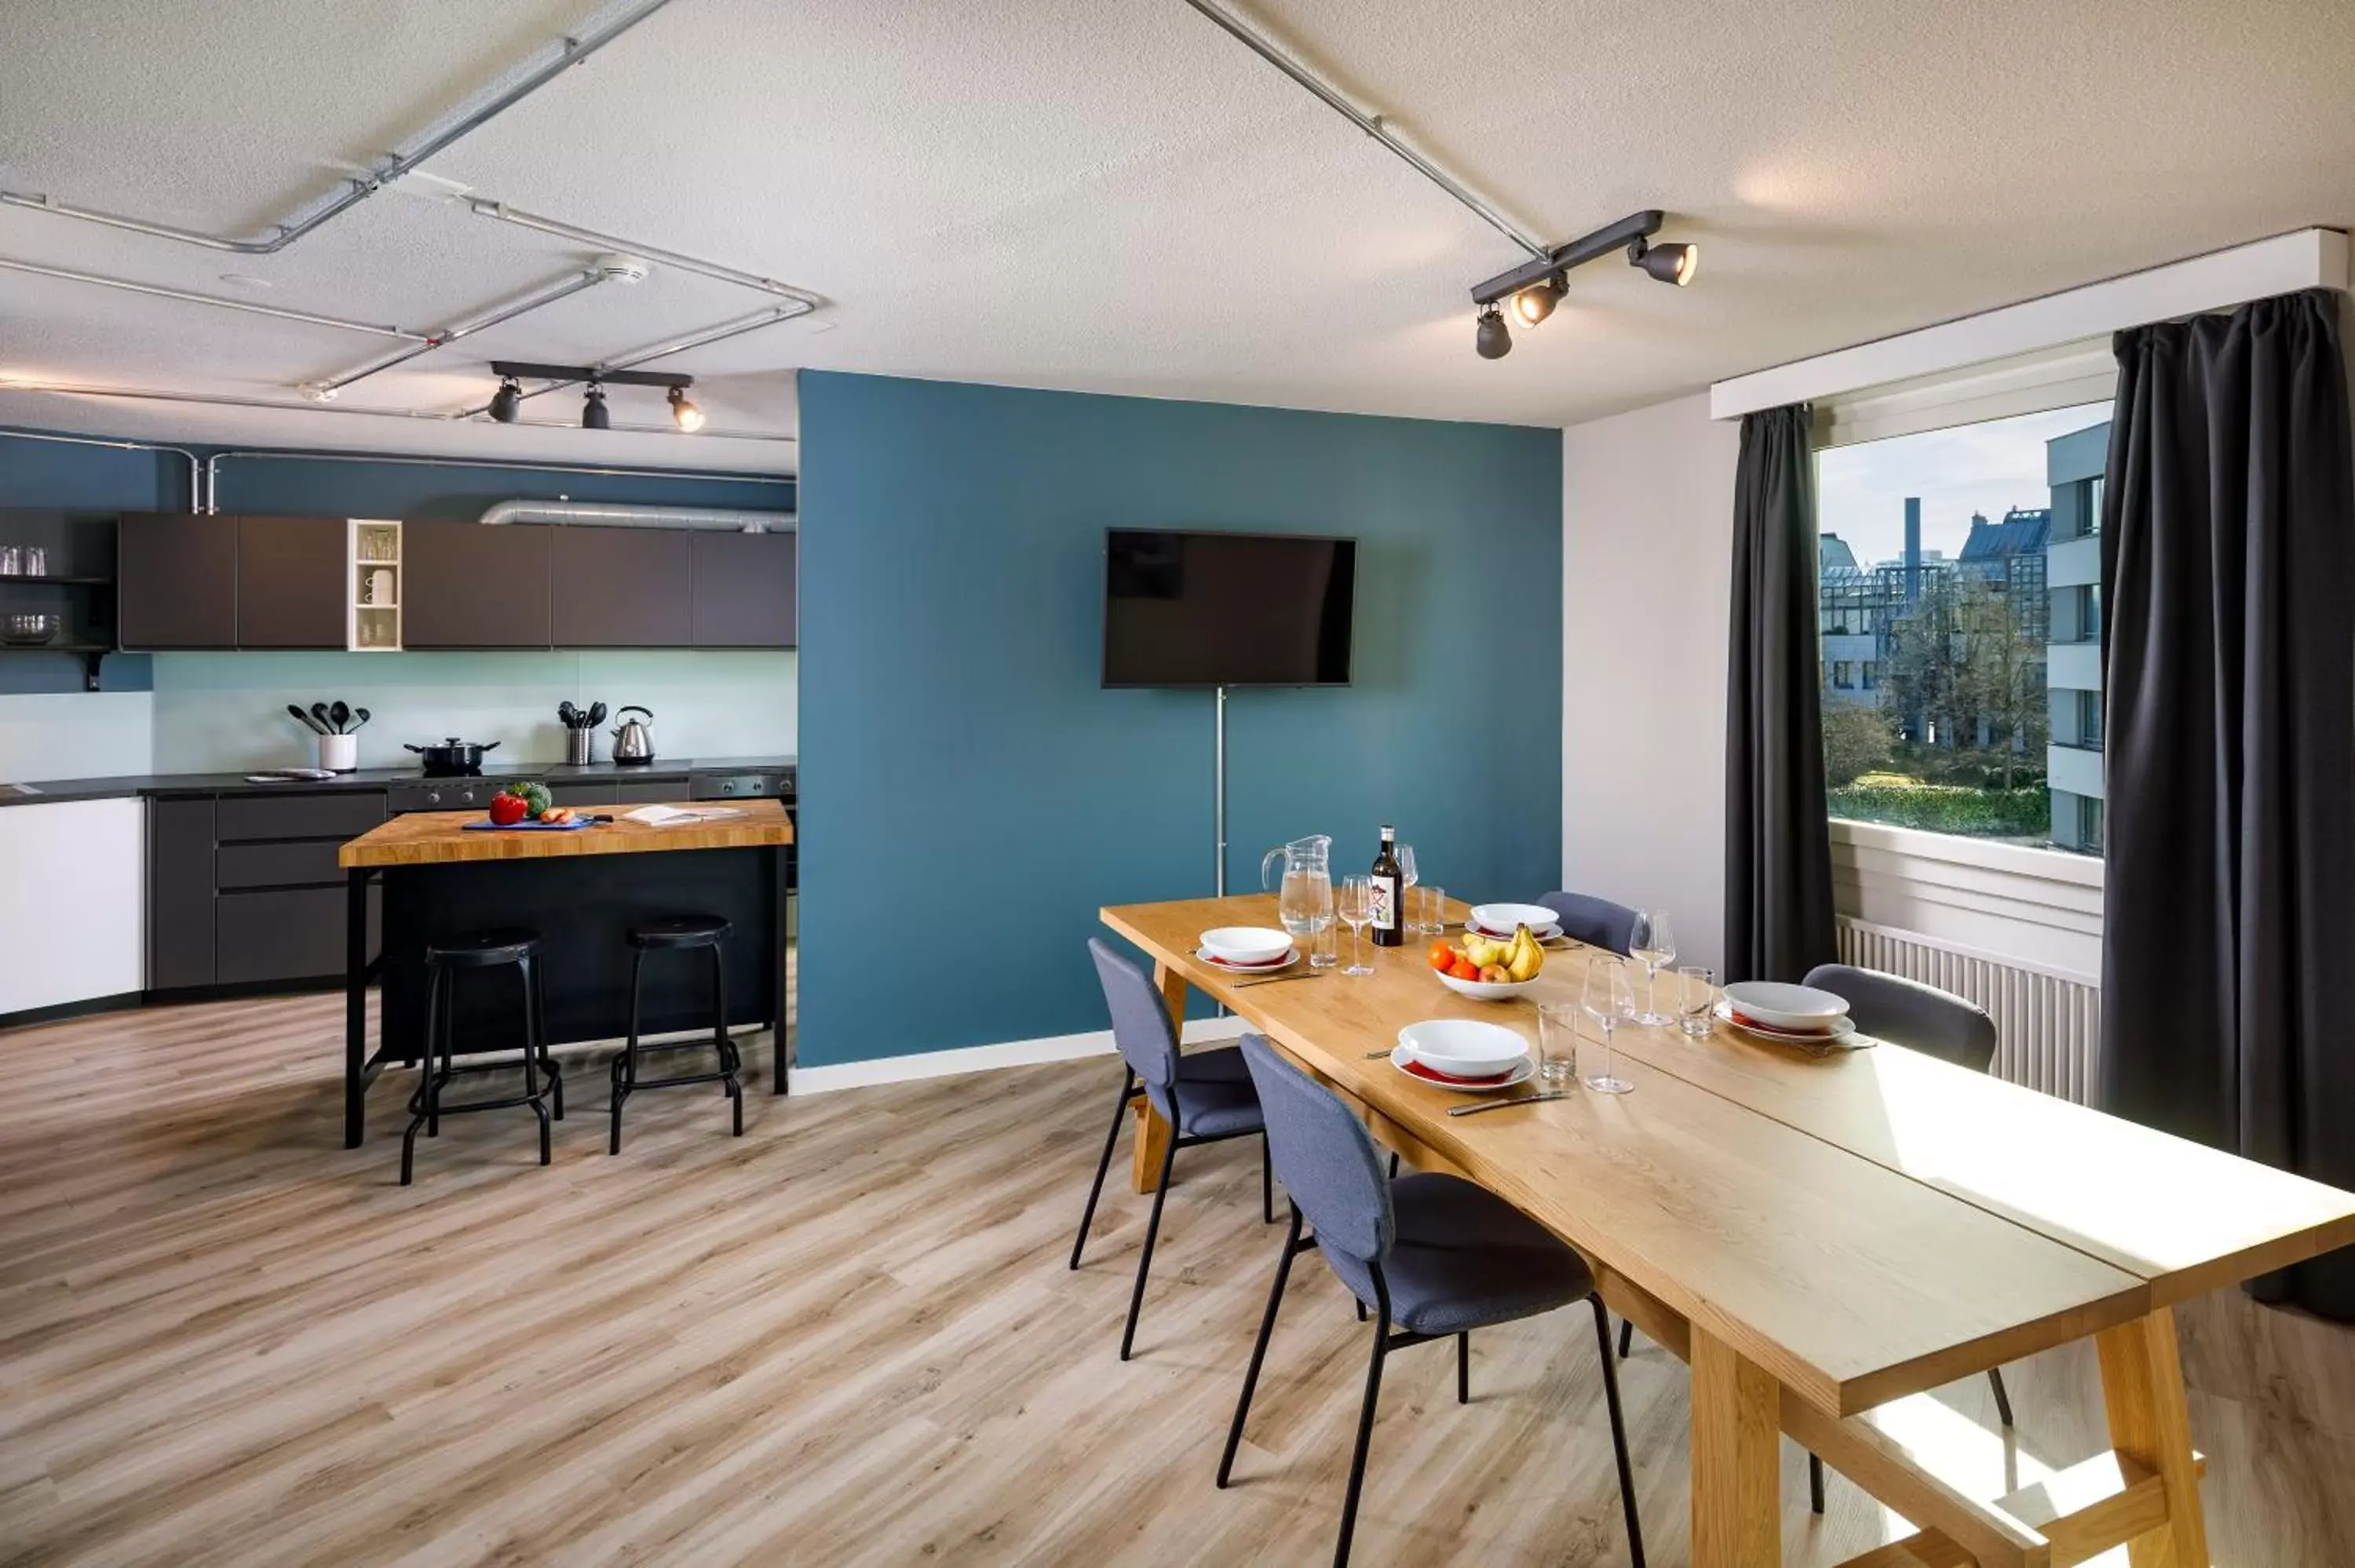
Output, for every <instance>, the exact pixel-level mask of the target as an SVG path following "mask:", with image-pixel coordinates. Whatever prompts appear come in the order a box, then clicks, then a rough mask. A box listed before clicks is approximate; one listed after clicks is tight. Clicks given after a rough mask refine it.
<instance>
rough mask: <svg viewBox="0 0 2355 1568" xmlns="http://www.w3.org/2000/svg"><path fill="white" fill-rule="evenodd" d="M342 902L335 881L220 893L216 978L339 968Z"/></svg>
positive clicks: (294, 975)
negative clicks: (330, 884) (267, 890)
mask: <svg viewBox="0 0 2355 1568" xmlns="http://www.w3.org/2000/svg"><path fill="white" fill-rule="evenodd" d="M223 803H224V804H226V803H227V802H223ZM344 904H345V890H344V889H343V888H340V887H306V888H298V889H295V890H293V891H290V892H282V893H224V894H222V895H220V897H219V898H218V899H216V900H215V901H214V916H213V930H214V938H213V940H214V948H215V950H214V965H213V967H214V969H215V971H216V973H217V975H218V979H219V981H220V983H221V984H223V985H244V984H250V983H253V982H257V981H263V980H316V979H321V978H324V977H325V976H328V975H339V974H341V973H343V972H344Z"/></svg>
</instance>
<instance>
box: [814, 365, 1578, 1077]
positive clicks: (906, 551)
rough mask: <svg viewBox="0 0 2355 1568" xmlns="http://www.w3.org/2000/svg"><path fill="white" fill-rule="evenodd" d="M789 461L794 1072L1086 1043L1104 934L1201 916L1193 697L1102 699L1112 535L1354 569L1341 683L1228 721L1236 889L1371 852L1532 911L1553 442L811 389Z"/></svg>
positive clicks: (1203, 747)
mask: <svg viewBox="0 0 2355 1568" xmlns="http://www.w3.org/2000/svg"><path fill="white" fill-rule="evenodd" d="M801 429H802V453H803V462H802V485H803V494H802V508H801V514H802V538H801V549H802V556H801V570H802V579H801V599H802V608H801V657H802V670H803V680H802V703H801V736H800V740H801V745H800V752H801V759H802V761H801V768H802V770H801V813H800V822H801V830H802V845H801V856H800V864H801V875H802V914H801V943H802V946H801V969H800V1014H799V1017H800V1035H799V1042H798V1059H799V1061H800V1062H801V1063H802V1064H803V1065H809V1066H816V1065H827V1064H833V1063H842V1062H852V1061H861V1060H867V1059H871V1058H875V1057H884V1056H894V1055H900V1054H909V1053H915V1052H924V1051H936V1050H943V1049H947V1048H951V1047H955V1046H965V1045H978V1044H989V1043H993V1042H996V1041H1004V1040H1018V1039H1028V1038H1034V1037H1038V1036H1042V1035H1056V1034H1065V1033H1077V1032H1080V1031H1083V1030H1094V1029H1102V1028H1103V1027H1104V1026H1105V1022H1106V1021H1105V1017H1104V1010H1103V999H1102V995H1101V993H1100V992H1099V991H1098V990H1097V988H1096V982H1095V977H1094V974H1093V972H1092V969H1091V968H1090V966H1089V963H1088V960H1087V954H1086V951H1085V948H1084V944H1085V942H1086V939H1087V938H1089V937H1090V936H1091V935H1094V934H1096V933H1097V932H1098V931H1099V930H1100V927H1098V925H1097V923H1096V920H1095V912H1096V909H1097V907H1098V906H1101V905H1104V904H1119V903H1128V902H1135V901H1140V900H1146V899H1156V898H1173V897H1187V896H1203V895H1208V894H1209V892H1210V891H1211V886H1212V851H1211V844H1212V794H1211V778H1212V770H1211V736H1212V725H1211V705H1212V698H1211V695H1210V694H1209V693H1208V692H1164V691H1105V690H1103V688H1102V686H1101V673H1102V672H1101V667H1100V659H1101V651H1100V645H1101V637H1102V615H1103V576H1102V575H1103V534H1104V530H1105V529H1107V528H1113V527H1144V528H1206V529H1236V530H1264V531H1278V532H1297V533H1305V534H1339V535H1353V536H1355V537H1356V538H1357V539H1358V540H1359V566H1358V605H1357V647H1356V659H1355V669H1354V672H1353V673H1354V683H1353V684H1352V685H1351V686H1349V687H1348V688H1346V689H1330V690H1298V691H1246V692H1239V693H1237V694H1234V696H1233V697H1232V698H1231V702H1230V704H1229V707H1228V736H1229V747H1230V750H1229V780H1230V782H1229V810H1230V818H1229V821H1230V833H1229V838H1230V842H1231V846H1232V847H1231V852H1230V854H1229V856H1228V863H1229V871H1228V874H1229V879H1230V885H1231V887H1232V888H1234V889H1236V890H1241V889H1244V888H1256V887H1257V886H1258V885H1259V859H1260V855H1261V853H1262V852H1263V851H1264V850H1266V849H1268V848H1270V847H1272V846H1273V845H1274V844H1276V843H1279V842H1283V841H1284V840H1286V839H1290V838H1294V837H1296V836H1298V835H1300V834H1303V833H1308V832H1328V833H1332V834H1334V835H1335V837H1336V841H1337V842H1336V845H1335V852H1334V853H1335V856H1336V860H1337V864H1338V866H1339V867H1340V868H1341V869H1344V870H1352V871H1354V870H1359V869H1362V868H1364V867H1365V866H1366V865H1367V864H1369V863H1370V862H1371V861H1372V859H1373V853H1374V844H1375V837H1376V831H1377V829H1378V828H1379V826H1380V824H1381V823H1382V822H1384V821H1391V822H1395V823H1396V824H1398V826H1399V829H1400V832H1401V834H1402V835H1403V836H1404V837H1405V839H1406V840H1407V841H1408V842H1412V844H1414V845H1415V847H1416V851H1417V853H1418V855H1419V857H1420V859H1421V861H1422V863H1423V874H1424V875H1425V877H1426V879H1427V880H1429V881H1432V882H1434V883H1438V884H1440V885H1444V886H1445V887H1446V888H1448V889H1449V890H1450V891H1451V892H1455V893H1460V894H1468V895H1473V896H1474V897H1476V898H1479V897H1494V898H1525V897H1529V896H1533V895H1537V894H1540V893H1543V892H1545V891H1547V890H1548V889H1550V888H1551V887H1552V886H1553V885H1554V884H1555V879H1556V877H1557V875H1558V874H1559V872H1560V868H1561V432H1560V431H1558V430H1554V429H1526V428H1517V427H1508V426H1499V425H1475V424H1447V423H1440V422H1436V421H1426V420H1416V419H1390V418H1369V417H1364V416H1357V415H1343V414H1318V413H1305V412H1299V411H1295V410H1286V409H1273V408H1239V407H1232V406H1228V405H1222V404H1210V403H1181V402H1167V401H1157V400H1151V399H1145V398H1131V397H1094V396H1088V395H1082V394H1075V393H1060V392H1037V391H1027V390H1019V389H1013V388H1005V387H975V386H964V385H957V384H952V383H942V382H928V381H904V380H896V379H889V378H882V377H873V376H848V375H839V374H833V373H818V372H804V373H803V375H802V376H801ZM1316 983H1319V984H1327V983H1329V984H1342V985H1346V984H1349V983H1351V982H1349V981H1348V980H1329V981H1318V982H1316Z"/></svg>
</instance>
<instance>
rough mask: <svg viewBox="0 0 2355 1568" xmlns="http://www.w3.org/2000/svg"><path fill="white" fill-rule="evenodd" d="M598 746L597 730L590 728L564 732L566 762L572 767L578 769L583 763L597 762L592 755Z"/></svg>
mask: <svg viewBox="0 0 2355 1568" xmlns="http://www.w3.org/2000/svg"><path fill="white" fill-rule="evenodd" d="M596 744H597V732H596V731H595V730H593V729H588V728H581V729H567V730H566V731H565V732H564V760H565V762H566V763H567V764H568V765H569V766H570V767H574V768H578V767H580V766H581V764H583V763H586V762H592V761H594V760H596V759H595V758H592V757H591V755H590V752H591V749H592V748H593V747H595V746H596Z"/></svg>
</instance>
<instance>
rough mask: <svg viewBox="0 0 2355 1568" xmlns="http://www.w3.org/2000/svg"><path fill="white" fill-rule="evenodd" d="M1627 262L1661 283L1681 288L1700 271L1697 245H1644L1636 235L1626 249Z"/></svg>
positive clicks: (1642, 240) (1640, 237)
mask: <svg viewBox="0 0 2355 1568" xmlns="http://www.w3.org/2000/svg"><path fill="white" fill-rule="evenodd" d="M1627 262H1628V265H1630V266H1634V267H1641V268H1642V269H1643V270H1645V271H1646V273H1648V274H1650V275H1651V276H1652V277H1655V278H1657V279H1658V280H1659V281H1661V282H1663V283H1674V284H1675V285H1676V286H1677V287H1678V288H1679V289H1681V288H1683V287H1684V286H1685V285H1686V284H1687V283H1689V282H1691V281H1693V274H1694V273H1695V272H1698V271H1700V246H1698V245H1646V244H1645V243H1644V239H1643V237H1642V236H1641V235H1638V236H1637V237H1636V242H1635V243H1634V244H1632V245H1630V246H1628V247H1627Z"/></svg>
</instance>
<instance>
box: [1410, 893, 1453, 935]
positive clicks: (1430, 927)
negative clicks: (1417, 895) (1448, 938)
mask: <svg viewBox="0 0 2355 1568" xmlns="http://www.w3.org/2000/svg"><path fill="white" fill-rule="evenodd" d="M1421 894H1422V901H1421V903H1420V904H1419V905H1418V907H1419V908H1420V909H1421V910H1422V911H1423V919H1422V921H1421V922H1420V923H1419V924H1418V925H1417V926H1416V927H1415V929H1416V930H1418V931H1420V932H1422V933H1423V935H1424V936H1426V937H1444V936H1445V935H1447V890H1446V889H1445V888H1444V887H1426V888H1423V889H1422V890H1421Z"/></svg>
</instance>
